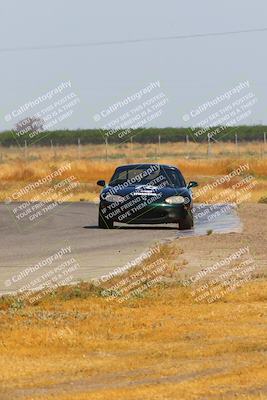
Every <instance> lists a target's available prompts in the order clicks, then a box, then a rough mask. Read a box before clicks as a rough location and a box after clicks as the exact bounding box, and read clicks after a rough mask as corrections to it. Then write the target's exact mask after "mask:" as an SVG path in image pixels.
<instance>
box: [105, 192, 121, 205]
mask: <svg viewBox="0 0 267 400" xmlns="http://www.w3.org/2000/svg"><path fill="white" fill-rule="evenodd" d="M104 200H106V201H110V202H111V203H115V202H116V203H121V202H122V201H124V197H123V196H119V195H118V194H107V195H106V197H104Z"/></svg>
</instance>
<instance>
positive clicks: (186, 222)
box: [179, 211, 194, 231]
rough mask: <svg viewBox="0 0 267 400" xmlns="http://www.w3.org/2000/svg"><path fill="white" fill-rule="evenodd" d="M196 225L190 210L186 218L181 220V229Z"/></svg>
mask: <svg viewBox="0 0 267 400" xmlns="http://www.w3.org/2000/svg"><path fill="white" fill-rule="evenodd" d="M193 226H194V219H193V214H192V212H191V211H188V212H187V214H186V215H185V217H184V218H182V219H180V220H179V230H180V231H184V230H187V229H192V228H193Z"/></svg>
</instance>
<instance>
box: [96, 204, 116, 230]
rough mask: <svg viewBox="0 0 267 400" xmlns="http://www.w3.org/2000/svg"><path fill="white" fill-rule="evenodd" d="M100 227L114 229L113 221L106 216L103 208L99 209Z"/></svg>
mask: <svg viewBox="0 0 267 400" xmlns="http://www.w3.org/2000/svg"><path fill="white" fill-rule="evenodd" d="M98 227H99V228H100V229H113V221H111V220H109V219H107V218H105V216H104V215H103V213H102V211H101V209H99V213H98Z"/></svg>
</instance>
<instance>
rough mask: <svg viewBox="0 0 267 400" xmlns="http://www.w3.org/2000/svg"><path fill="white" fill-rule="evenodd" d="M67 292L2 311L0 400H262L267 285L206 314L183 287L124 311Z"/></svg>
mask: <svg viewBox="0 0 267 400" xmlns="http://www.w3.org/2000/svg"><path fill="white" fill-rule="evenodd" d="M71 290H72V291H73V289H61V291H62V293H61V295H60V292H59V293H58V295H57V296H56V297H54V298H52V299H46V300H44V301H42V302H41V304H39V305H38V306H35V307H26V308H25V309H22V310H19V311H17V312H14V310H13V311H9V312H8V311H4V312H2V314H1V338H0V341H1V347H0V354H1V357H0V375H1V381H2V383H1V390H0V398H1V400H9V399H12V400H13V399H22V398H23V399H40V400H41V399H42V400H50V399H58V400H72V399H73V400H85V399H86V400H87V399H92V400H93V399H94V400H95V399H98V400H106V399H107V398H109V399H114V400H115V399H116V400H124V399H135V400H136V399H140V400H141V399H144V398H145V399H147V400H150V399H151V400H152V399H153V400H154V399H158V400H163V399H164V400H165V399H179V400H180V399H184V400H196V399H198V400H199V399H205V400H208V399H211V400H215V399H216V400H217V399H236V398H238V399H243V398H244V399H265V398H266V394H267V392H266V378H267V373H266V367H267V365H266V361H267V360H266V350H267V348H266V343H267V334H266V323H267V315H266V306H265V307H264V302H266V300H267V282H266V281H257V282H251V283H249V284H247V285H246V286H244V287H243V288H241V289H239V290H237V291H235V292H234V293H232V294H231V295H228V296H227V297H225V298H224V299H223V300H220V301H218V302H216V303H214V304H210V305H208V304H197V303H194V302H193V300H192V297H191V296H190V294H189V289H188V288H183V287H181V286H179V285H172V286H169V287H165V288H163V287H157V288H154V289H152V290H151V291H149V292H147V293H146V295H145V296H143V297H142V298H139V299H137V298H135V299H132V300H130V301H128V302H127V303H123V305H119V304H118V303H115V302H114V303H112V302H107V301H106V300H105V299H103V298H101V297H98V296H96V295H94V294H92V295H90V294H88V293H87V296H89V297H87V296H85V297H87V298H84V299H82V298H72V299H70V300H68V301H62V299H60V296H63V297H64V296H65V297H67V294H68V293H70V291H71ZM81 297H82V296H81ZM260 393H261V394H260ZM23 396H25V397H23Z"/></svg>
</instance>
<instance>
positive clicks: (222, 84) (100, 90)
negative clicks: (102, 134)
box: [0, 0, 267, 130]
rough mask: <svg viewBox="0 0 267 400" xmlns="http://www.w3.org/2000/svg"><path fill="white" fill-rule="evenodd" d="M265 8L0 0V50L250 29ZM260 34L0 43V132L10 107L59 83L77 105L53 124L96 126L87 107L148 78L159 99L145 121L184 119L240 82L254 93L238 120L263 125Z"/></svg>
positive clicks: (239, 0) (208, 1) (260, 22)
mask: <svg viewBox="0 0 267 400" xmlns="http://www.w3.org/2000/svg"><path fill="white" fill-rule="evenodd" d="M266 15H267V2H266V0H265V1H264V0H254V1H249V0H235V1H233V0H224V1H218V0H217V1H216V0H202V1H201V2H200V1H199V0H194V1H190V2H185V1H180V0H165V1H159V0H135V1H130V0H113V1H108V0H102V1H93V0H75V1H70V0H53V1H52V0H46V1H40V0H39V1H38V0H24V1H21V0H8V1H7V0H6V1H4V0H0V49H4V48H13V47H16V48H19V47H25V46H26V47H27V46H42V45H50V44H51V45H58V44H75V43H82V42H92V41H95V42H99V41H113V40H114V41H116V40H132V39H139V38H151V37H161V36H164V37H165V36H173V35H187V34H188V35H190V34H197V33H208V32H224V31H237V30H247V29H260V28H265V27H267V22H266ZM266 41H267V32H255V33H243V34H239V35H233V36H215V37H204V38H191V39H186V40H170V41H154V42H147V43H133V44H129V43H128V44H121V45H115V44H113V45H102V46H94V47H92V46H91V47H78V48H61V49H47V50H36V51H25V50H24V51H14V52H4V51H0V71H1V73H0V88H1V94H0V110H1V115H0V130H5V129H9V128H10V124H8V123H7V122H5V120H4V116H5V115H6V114H8V113H10V111H11V110H14V109H17V108H18V107H19V106H21V105H22V104H25V103H26V102H27V101H29V100H31V99H35V98H36V97H38V96H40V95H42V94H44V93H46V92H47V91H49V90H51V89H53V88H55V87H56V86H58V85H59V84H60V83H61V82H62V81H71V83H72V89H73V91H74V92H75V93H76V94H77V96H79V99H80V103H79V104H78V105H76V106H75V110H74V113H73V115H71V117H70V118H68V119H66V120H64V121H62V122H60V123H59V124H58V125H57V126H56V128H55V129H59V128H69V129H73V128H94V127H98V126H99V125H97V123H96V122H95V121H94V118H93V116H94V115H95V114H98V113H99V112H100V111H101V110H103V109H106V108H107V107H109V106H110V105H111V104H114V103H116V102H118V101H120V100H122V99H124V98H125V97H127V96H130V95H132V94H134V93H136V92H137V91H139V90H141V89H142V88H144V87H146V86H147V85H149V83H151V82H156V81H159V82H160V87H161V90H162V91H163V92H164V93H165V95H166V96H167V97H168V104H167V105H166V107H165V108H164V112H163V113H162V115H161V116H160V117H159V118H157V119H156V120H155V121H153V122H152V123H151V124H148V126H149V125H151V126H157V127H165V126H174V127H178V126H188V125H189V123H187V122H185V121H184V120H183V119H182V116H183V115H184V114H187V113H188V112H190V110H191V109H192V108H196V107H198V106H199V105H201V104H203V103H205V101H208V100H210V99H213V98H214V97H216V96H218V95H221V94H223V93H225V92H226V91H228V90H230V89H231V88H233V87H235V86H236V85H237V84H238V83H239V82H244V81H249V83H250V90H252V91H253V93H254V94H255V96H256V97H257V99H258V101H257V104H256V105H255V106H254V107H253V111H252V113H251V115H250V116H249V118H247V119H246V120H245V121H244V123H245V124H257V123H260V122H261V123H264V124H267V118H266V103H267V93H266V87H267V78H266V69H267V68H266V67H267V66H266V51H265V48H266ZM244 93H245V92H244Z"/></svg>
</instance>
